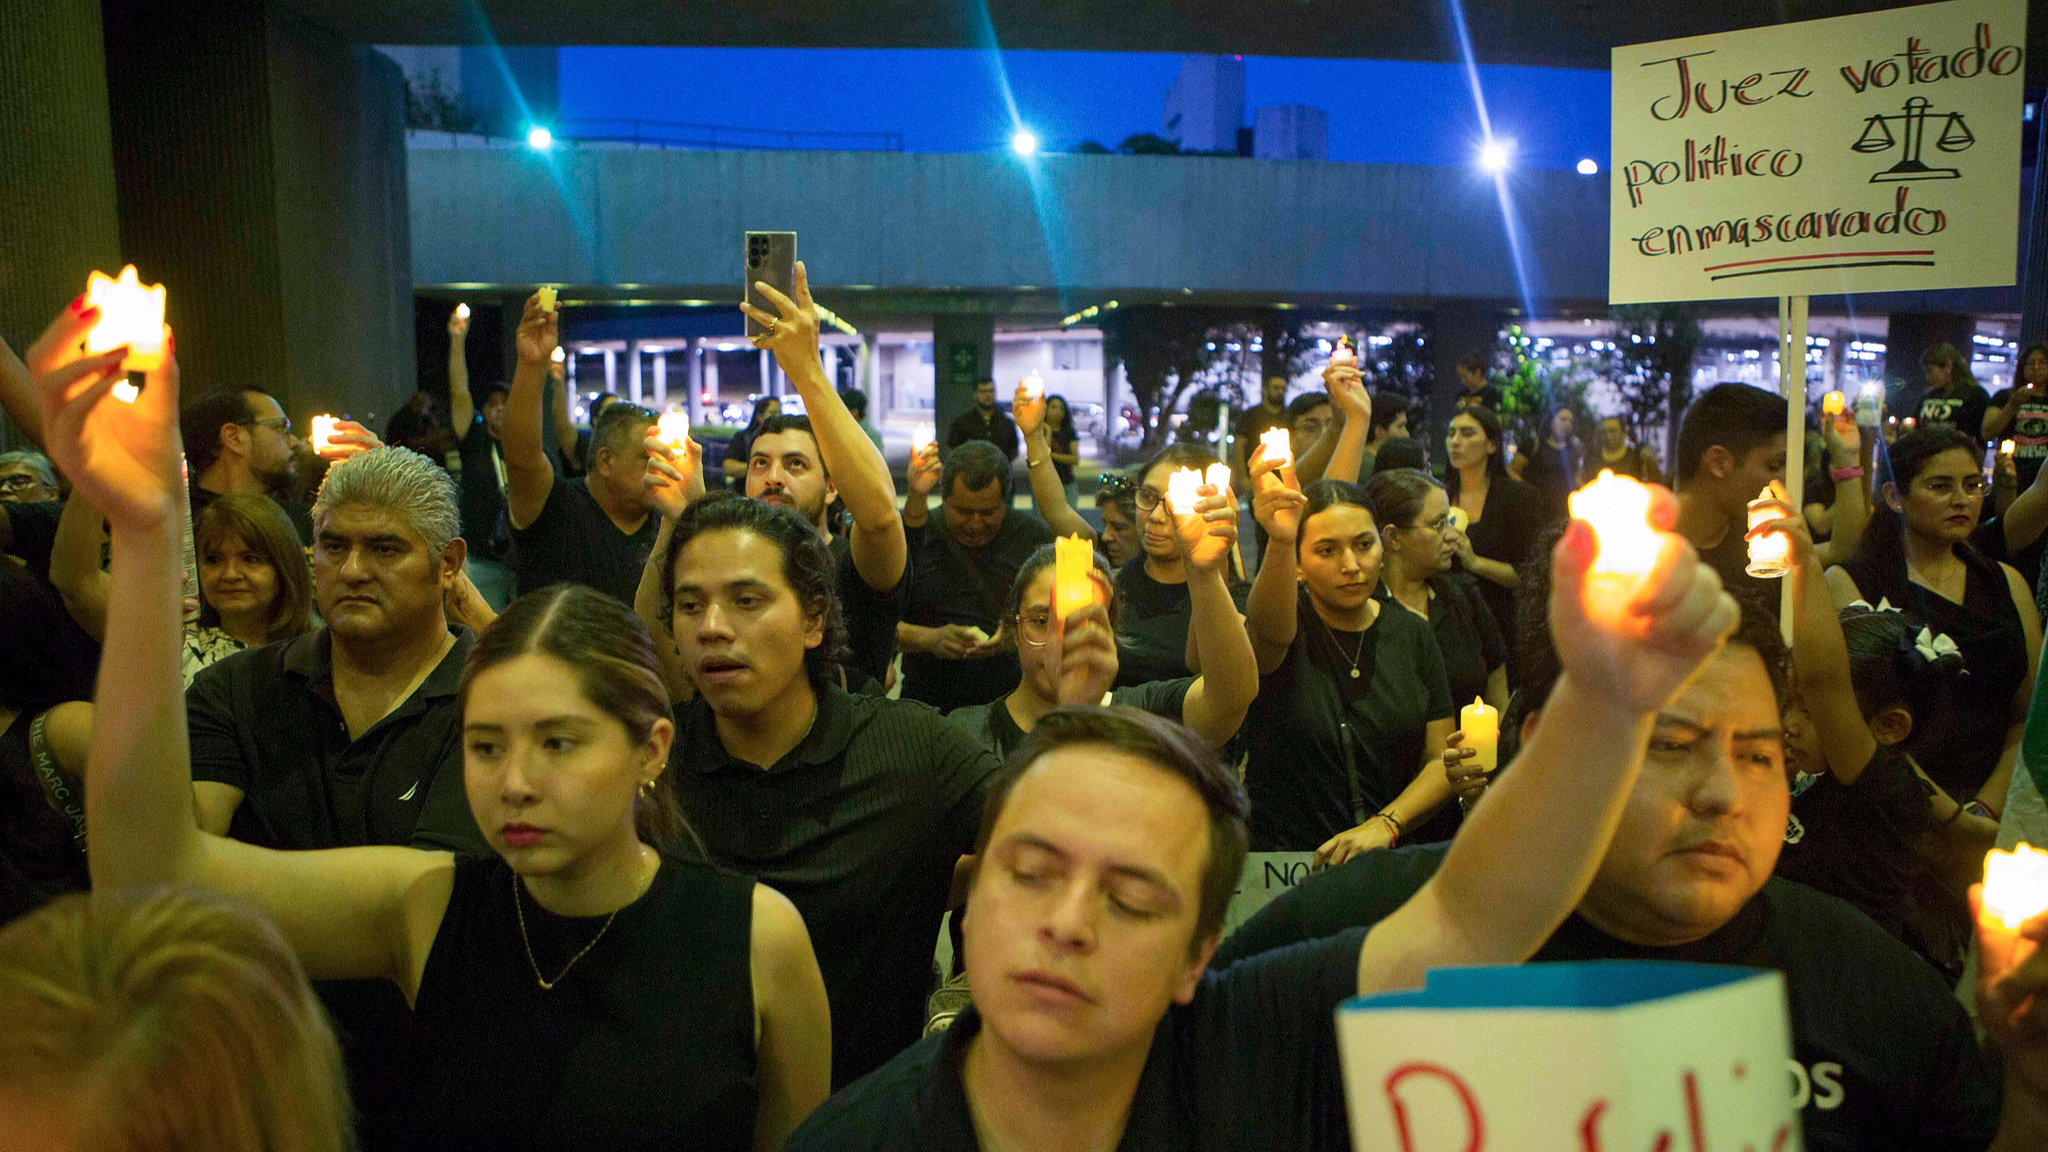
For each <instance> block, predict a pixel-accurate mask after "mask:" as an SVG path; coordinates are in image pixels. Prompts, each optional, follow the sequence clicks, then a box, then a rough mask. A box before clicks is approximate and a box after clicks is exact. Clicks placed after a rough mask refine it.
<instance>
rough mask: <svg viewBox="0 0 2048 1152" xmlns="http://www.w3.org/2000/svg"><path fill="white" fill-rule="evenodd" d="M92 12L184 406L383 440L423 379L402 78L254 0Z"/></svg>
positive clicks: (123, 2) (73, 185)
mask: <svg viewBox="0 0 2048 1152" xmlns="http://www.w3.org/2000/svg"><path fill="white" fill-rule="evenodd" d="M15 7H17V8H18V7H20V6H18V5H17V6H15ZM43 7H56V8H72V7H76V6H74V5H55V6H50V5H45V6H43ZM99 8H100V12H101V18H102V20H103V22H104V24H105V45H106V49H105V50H106V84H107V97H108V111H109V115H110V123H111V125H112V138H113V156H114V176H115V187H116V189H117V191H118V204H119V211H120V220H121V242H122V248H123V249H124V253H123V254H124V256H125V257H126V258H127V259H130V260H133V261H134V262H135V263H136V264H138V265H139V266H140V267H141V268H142V270H143V272H144V273H145V274H146V275H147V276H148V278H149V279H151V280H159V281H161V282H162V283H163V284H165V285H166V286H167V287H169V289H170V301H171V303H170V309H171V321H172V323H173V324H174V325H176V326H177V329H178V357H179V361H180V364H181V366H182V367H183V369H184V377H185V381H186V387H187V388H188V389H191V390H194V391H199V390H204V389H207V388H212V387H218V386H222V385H229V384H233V383H237V382H249V383H261V384H262V385H264V386H265V387H266V388H269V389H271V390H273V391H275V392H276V393H277V395H278V398H279V399H280V400H281V401H282V402H283V403H284V407H285V410H286V412H287V413H289V414H291V415H292V416H293V417H294V418H297V419H303V418H305V417H306V416H307V415H309V414H311V413H313V412H319V411H328V412H347V413H349V414H351V415H353V416H355V417H356V418H358V419H361V420H364V421H366V422H368V423H371V424H372V425H373V426H381V425H382V421H383V418H384V417H385V416H387V415H389V414H390V413H391V412H392V411H393V410H395V409H396V407H397V406H398V405H399V404H400V403H402V402H403V400H404V398H405V396H406V395H408V394H409V393H410V392H411V391H412V389H413V386H414V381H415V379H416V373H415V370H414V333H413V299H412V270H411V252H412V240H411V220H410V216H409V214H408V211H407V188H406V175H405V173H406V152H405V94H404V83H403V80H402V77H401V75H400V73H399V69H398V66H397V65H396V64H394V63H392V62H391V61H390V60H389V59H387V58H385V57H384V56H383V55H381V54H380V53H378V52H377V51H376V50H375V49H373V48H370V47H368V46H367V45H359V44H352V43H350V42H349V41H348V40H346V39H345V38H343V37H342V36H341V35H340V34H338V33H336V32H333V31H331V30H329V29H327V28H325V27H323V26H321V25H319V24H316V23H314V22H312V21H310V20H308V19H306V18H304V17H302V16H300V15H298V14H297V13H296V12H294V11H293V10H292V9H289V8H287V7H285V6H283V5H271V4H263V3H259V2H258V0H216V2H214V3H210V4H203V5H191V4H162V3H158V2H156V0H104V2H103V3H102V4H100V5H99ZM0 38H4V37H0ZM49 131H53V132H54V131H56V129H55V128H54V126H53V127H51V128H50V129H49ZM37 134H38V135H41V134H43V130H42V129H39V130H38V133H37ZM94 183H95V182H94V181H92V180H91V179H89V178H80V179H73V180H67V181H66V182H65V189H64V191H65V194H66V195H67V196H68V195H83V196H86V197H87V198H88V200H89V199H90V198H91V197H92V195H93V194H94V191H93V188H92V185H93V184H94ZM68 215H69V213H68V212H67V213H64V214H63V216H68ZM57 218H62V217H57Z"/></svg>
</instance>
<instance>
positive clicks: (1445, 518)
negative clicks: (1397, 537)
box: [1408, 512, 1451, 535]
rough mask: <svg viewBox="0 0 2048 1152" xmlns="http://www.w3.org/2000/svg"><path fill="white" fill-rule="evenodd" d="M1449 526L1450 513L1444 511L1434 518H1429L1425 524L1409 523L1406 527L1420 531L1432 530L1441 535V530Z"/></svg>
mask: <svg viewBox="0 0 2048 1152" xmlns="http://www.w3.org/2000/svg"><path fill="white" fill-rule="evenodd" d="M1450 526H1451V514H1450V513H1449V512H1446V513H1444V514H1443V515H1441V516H1439V517H1437V518H1436V519H1434V520H1431V521H1430V522H1429V523H1427V524H1410V525H1409V526H1408V527H1410V528H1413V529H1415V530H1417V531H1421V532H1434V533H1437V534H1438V535H1442V534H1443V530H1444V529H1446V528H1448V527H1450Z"/></svg>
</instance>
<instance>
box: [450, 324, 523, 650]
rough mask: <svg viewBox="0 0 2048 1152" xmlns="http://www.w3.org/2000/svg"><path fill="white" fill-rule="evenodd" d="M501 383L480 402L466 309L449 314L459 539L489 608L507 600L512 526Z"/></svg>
mask: <svg viewBox="0 0 2048 1152" xmlns="http://www.w3.org/2000/svg"><path fill="white" fill-rule="evenodd" d="M510 394H511V393H510V392H509V391H508V390H507V389H506V387H505V385H504V384H502V383H497V384H493V385H491V386H490V387H489V388H486V389H484V395H483V403H482V404H478V403H477V400H476V395H475V394H474V393H472V392H471V391H470V390H469V309H468V308H457V309H455V311H453V312H451V313H449V315H448V422H449V426H450V427H451V428H453V429H454V432H455V437H456V441H457V450H458V451H460V452H461V454H462V539H463V541H464V543H466V544H467V545H468V546H469V559H468V560H467V561H466V564H467V566H468V570H469V578H470V581H471V582H472V583H474V584H475V585H476V587H477V591H478V592H481V593H483V597H484V600H485V602H487V603H488V604H490V606H491V607H492V608H496V609H503V608H504V607H505V605H506V604H507V603H509V602H511V599H512V596H513V594H514V590H515V589H516V587H517V585H518V576H517V574H515V573H514V572H513V571H512V526H511V525H509V524H507V523H506V522H505V454H504V451H503V449H501V448H499V446H498V438H499V437H500V436H502V435H503V434H504V429H505V400H506V397H507V396H509V395H510Z"/></svg>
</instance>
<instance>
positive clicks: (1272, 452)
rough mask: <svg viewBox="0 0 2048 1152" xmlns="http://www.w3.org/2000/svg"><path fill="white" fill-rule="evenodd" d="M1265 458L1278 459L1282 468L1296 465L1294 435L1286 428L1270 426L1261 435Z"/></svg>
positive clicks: (1260, 439)
mask: <svg viewBox="0 0 2048 1152" xmlns="http://www.w3.org/2000/svg"><path fill="white" fill-rule="evenodd" d="M1259 451H1260V452H1261V453H1263V455H1262V456H1261V457H1260V458H1261V459H1263V460H1268V461H1278V462H1279V465H1280V467H1282V468H1292V467H1293V466H1294V437H1293V435H1292V434H1290V433H1289V432H1288V431H1287V429H1285V428H1268V429H1266V431H1264V432H1263V433H1260V435H1259Z"/></svg>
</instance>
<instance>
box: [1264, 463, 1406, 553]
mask: <svg viewBox="0 0 2048 1152" xmlns="http://www.w3.org/2000/svg"><path fill="white" fill-rule="evenodd" d="M1301 493H1302V495H1304V496H1306V497H1308V507H1306V508H1303V509H1302V510H1301V529H1302V531H1300V532H1297V534H1296V535H1295V538H1294V558H1295V559H1296V560H1300V559H1301V543H1302V539H1303V538H1304V537H1305V536H1306V535H1307V532H1306V529H1307V528H1308V521H1309V517H1311V516H1314V515H1315V514H1316V513H1318V512H1322V511H1326V510H1328V509H1331V508H1337V507H1341V506H1345V505H1349V506H1350V507H1353V508H1363V509H1365V510H1366V512H1368V513H1370V514H1371V516H1372V522H1373V525H1374V527H1378V526H1379V524H1380V512H1379V509H1378V508H1375V507H1374V506H1373V502H1372V497H1370V496H1368V495H1366V494H1365V489H1363V488H1361V487H1359V486H1358V485H1356V484H1353V483H1352V482H1350V481H1349V480H1331V479H1328V478H1324V479H1322V480H1317V481H1316V482H1314V483H1313V484H1310V485H1309V486H1308V487H1306V488H1304V489H1302V490H1301ZM1260 563H1261V564H1263V563H1265V561H1264V560H1261V561H1260Z"/></svg>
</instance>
